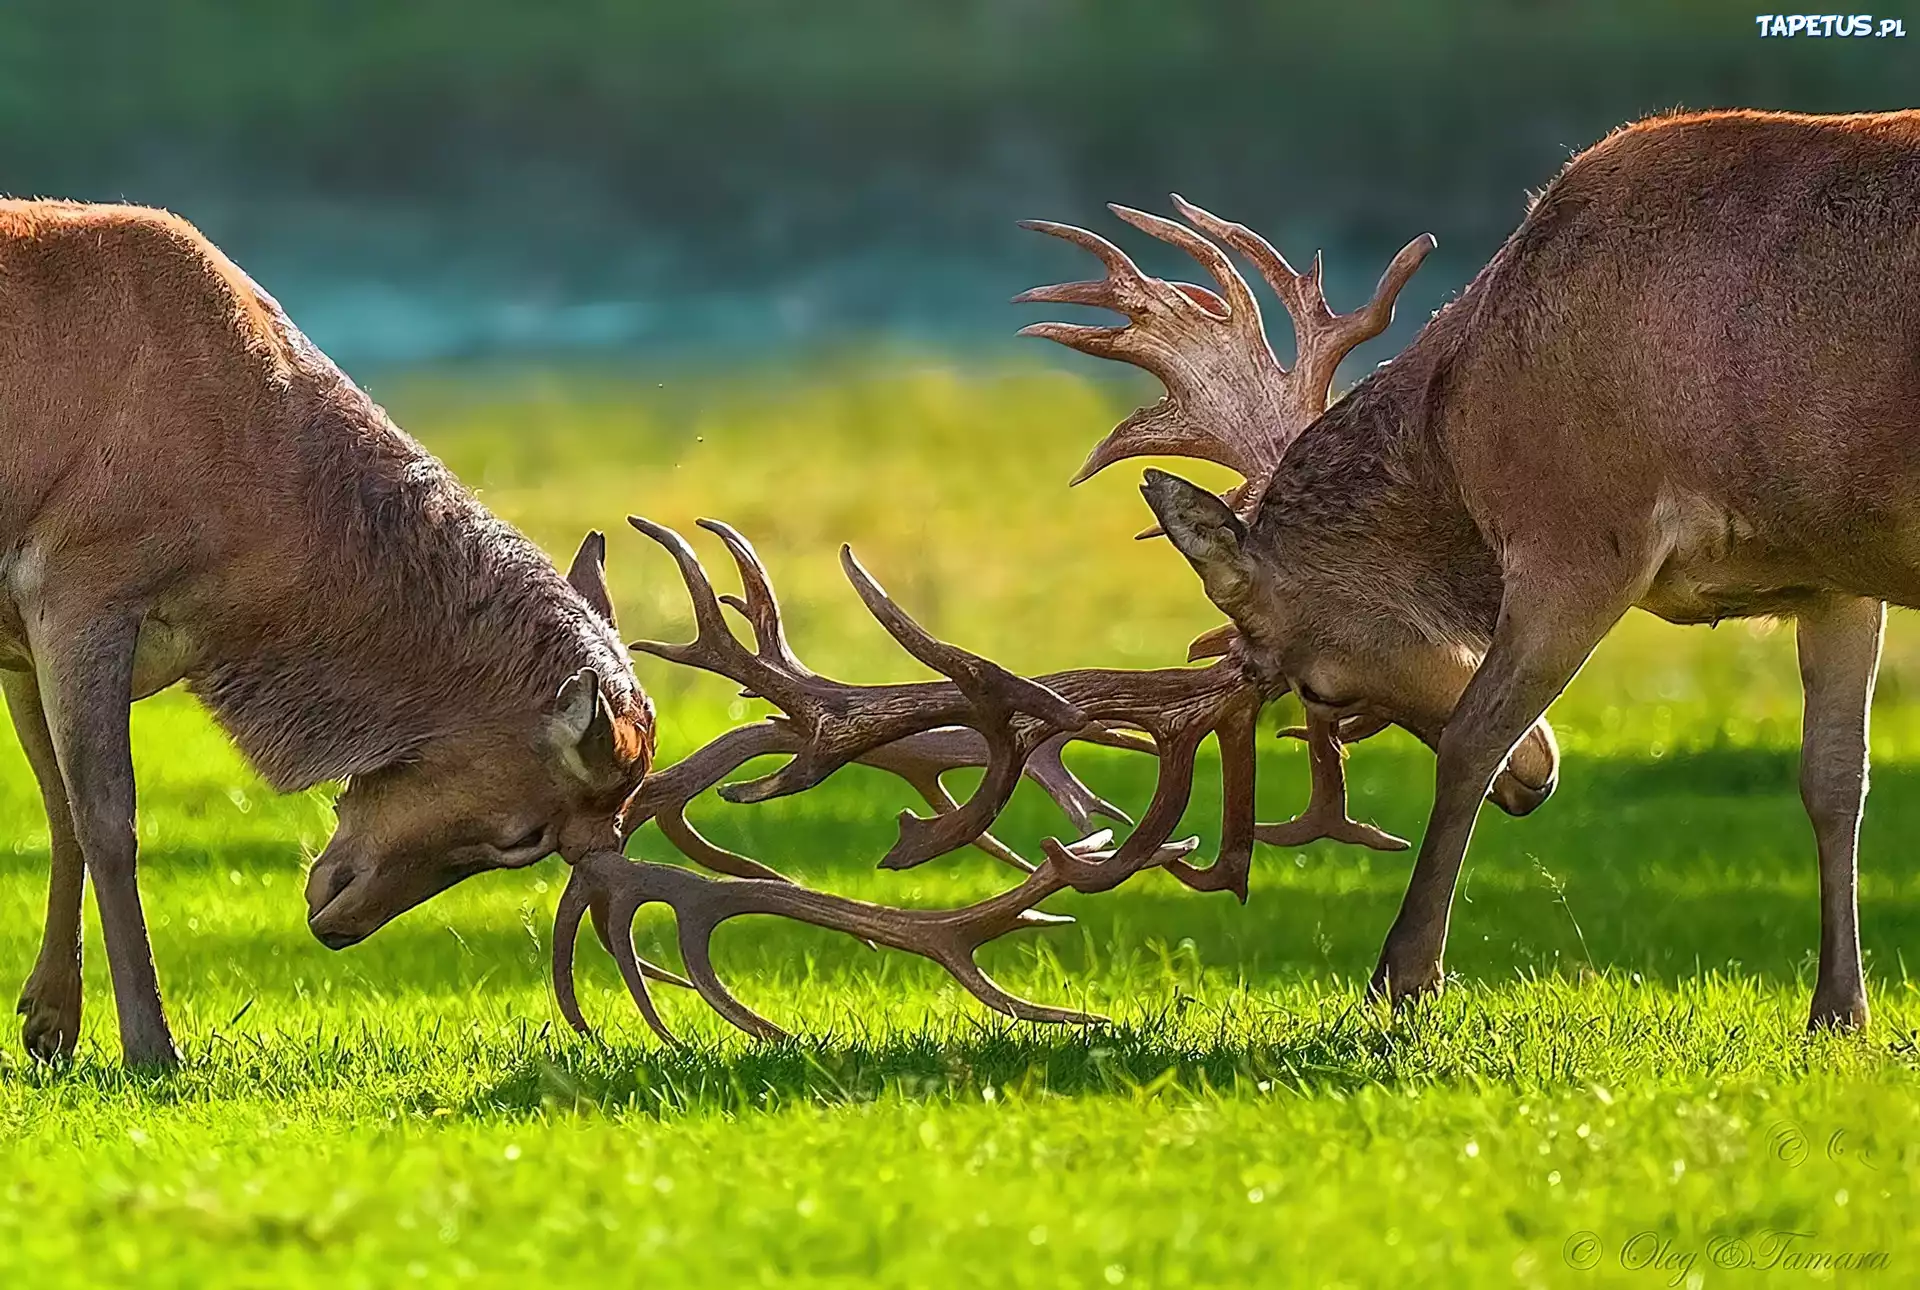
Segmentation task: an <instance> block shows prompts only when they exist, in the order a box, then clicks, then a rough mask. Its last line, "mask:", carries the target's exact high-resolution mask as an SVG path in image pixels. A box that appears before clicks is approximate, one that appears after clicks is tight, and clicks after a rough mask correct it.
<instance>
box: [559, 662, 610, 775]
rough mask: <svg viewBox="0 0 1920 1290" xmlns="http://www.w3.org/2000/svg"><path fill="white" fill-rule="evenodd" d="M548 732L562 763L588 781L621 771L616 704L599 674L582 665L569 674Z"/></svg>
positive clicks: (562, 687)
mask: <svg viewBox="0 0 1920 1290" xmlns="http://www.w3.org/2000/svg"><path fill="white" fill-rule="evenodd" d="M551 722H552V724H551V726H550V727H549V730H548V733H549V735H550V737H551V738H552V741H553V748H554V751H555V752H556V753H558V754H559V756H560V761H561V764H562V765H564V766H565V767H566V768H567V769H568V770H569V771H571V772H572V773H573V774H574V775H576V776H578V777H579V778H580V779H582V780H584V781H585V782H587V783H589V784H598V783H602V782H605V781H607V780H609V779H612V778H617V777H618V776H619V774H620V759H619V755H618V752H617V750H616V748H615V743H614V734H613V705H612V704H610V703H608V702H607V696H606V692H605V691H603V690H602V689H601V688H600V674H599V673H598V672H596V671H594V670H593V669H592V668H590V667H583V668H581V669H580V670H579V671H578V672H575V673H574V674H573V675H572V676H570V677H568V678H567V680H566V684H564V685H562V686H561V687H560V694H559V696H558V697H557V698H556V699H555V700H554V704H553V715H552V718H551Z"/></svg>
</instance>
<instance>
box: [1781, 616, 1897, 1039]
mask: <svg viewBox="0 0 1920 1290" xmlns="http://www.w3.org/2000/svg"><path fill="white" fill-rule="evenodd" d="M1886 618H1887V613H1886V606H1885V605H1883V604H1881V603H1880V602H1879V601H1877V600H1861V599H1857V598H1854V597H1847V598H1845V599H1837V598H1836V599H1833V600H1829V601H1827V602H1826V603H1825V604H1823V605H1822V606H1821V607H1820V608H1818V609H1817V610H1813V611H1810V612H1807V613H1803V614H1801V615H1800V618H1799V621H1798V622H1797V624H1796V627H1797V634H1798V638H1799V647H1800V683H1801V685H1802V687H1803V688H1804V690H1805V691H1806V707H1805V716H1804V719H1803V725H1802V733H1801V739H1800V799H1801V801H1803V802H1804V803H1805V804H1806V808H1807V816H1808V818H1809V819H1811V820H1812V821H1813V836H1814V841H1815V843H1816V845H1817V846H1818V848H1819V853H1820V973H1819V976H1818V977H1817V978H1816V979H1815V981H1814V986H1813V1007H1812V1010H1811V1012H1810V1013H1809V1015H1808V1018H1807V1027H1808V1029H1810V1030H1817V1029H1822V1028H1833V1029H1838V1030H1855V1029H1858V1028H1860V1027H1863V1026H1865V1025H1866V1024H1867V988H1866V982H1865V980H1864V978H1863V976H1862V973H1861V969H1860V926H1859V916H1858V897H1857V895H1856V886H1857V875H1858V867H1857V866H1858V853H1859V847H1860V816H1861V813H1862V811H1863V810H1864V809H1865V807H1866V801H1867V723H1868V709H1869V707H1870V706H1871V705H1872V702H1873V683H1874V677H1875V675H1876V674H1877V673H1878V672H1879V669H1880V640H1881V636H1882V634H1883V633H1884V631H1885V627H1886Z"/></svg>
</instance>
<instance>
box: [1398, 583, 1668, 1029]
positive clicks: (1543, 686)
mask: <svg viewBox="0 0 1920 1290" xmlns="http://www.w3.org/2000/svg"><path fill="white" fill-rule="evenodd" d="M1628 603H1630V602H1629V600H1626V599H1622V600H1620V601H1618V602H1615V603H1609V604H1608V605H1607V606H1606V607H1605V608H1596V607H1594V606H1592V605H1590V604H1589V605H1580V604H1567V603H1565V602H1561V601H1556V600H1552V599H1546V598H1540V597H1537V596H1531V595H1527V594H1526V593H1524V592H1523V591H1520V590H1519V589H1517V588H1509V590H1508V593H1507V596H1506V600H1505V603H1504V604H1503V606H1502V608H1501V613H1500V623H1499V626H1498V627H1497V628H1496V629H1495V631H1494V638H1493V645H1492V647H1491V648H1490V649H1489V650H1488V651H1487V655H1486V658H1485V659H1484V660H1483V661H1482V662H1481V664H1480V668H1479V670H1478V671H1476V672H1475V673H1474V675H1473V679H1472V680H1471V681H1469V682H1468V683H1467V688H1466V690H1465V691H1464V692H1463V693H1462V694H1461V696H1460V702H1459V703H1458V704H1457V705H1456V706H1455V708H1454V711H1453V715H1452V716H1451V717H1450V718H1449V719H1448V721H1447V724H1446V729H1445V730H1444V731H1443V732H1442V733H1441V735H1440V740H1439V744H1438V748H1437V753H1438V757H1437V758H1436V765H1435V772H1434V792H1433V811H1432V813H1431V814H1430V815H1429V816H1428V818H1427V830H1426V833H1425V835H1424V836H1423V837H1422V838H1421V839H1420V854H1419V856H1418V858H1417V859H1416V860H1415V861H1414V866H1413V877H1412V878H1411V879H1410V880H1409V881H1408V883H1407V893H1406V896H1405V898H1404V899H1403V900H1402V902H1401V905H1400V913H1399V915H1398V916H1397V917H1396V918H1395V919H1394V920H1393V927H1392V929H1391V930H1389V931H1388V933H1387V940H1386V945H1385V946H1384V947H1383V948H1382V949H1381V951H1380V962H1379V965H1378V966H1377V967H1375V968H1374V971H1373V979H1372V982H1371V985H1370V987H1369V993H1370V994H1372V995H1374V996H1375V997H1385V998H1387V999H1390V1000H1392V1001H1393V1002H1395V1003H1399V1002H1400V1001H1402V1000H1405V999H1408V998H1411V997H1414V996H1417V995H1421V994H1427V993H1431V992H1435V991H1437V990H1439V988H1440V984H1441V980H1442V978H1443V977H1444V975H1445V973H1444V969H1443V967H1442V965H1441V959H1442V956H1443V955H1444V954H1445V952H1446V946H1447V922H1448V919H1449V918H1450V917H1451V914H1452V909H1453V892H1454V887H1455V886H1456V885H1457V884H1458V882H1459V879H1460V865H1461V862H1462V861H1463V860H1464V859H1465V858H1466V853H1467V843H1468V842H1469V841H1470V840H1471V839H1472V836H1473V824H1474V817H1475V816H1476V815H1477V814H1478V813H1479V810H1480V804H1481V802H1483V801H1485V800H1486V796H1487V790H1488V788H1489V787H1491V785H1492V783H1493V778H1494V776H1495V775H1497V774H1498V773H1499V772H1500V768H1501V767H1502V766H1503V765H1505V764H1506V760H1507V757H1508V755H1509V754H1510V753H1511V752H1512V751H1513V748H1514V745H1516V744H1517V743H1519V742H1520V740H1521V739H1522V738H1523V737H1525V735H1526V734H1527V732H1528V731H1529V730H1531V729H1532V728H1533V724H1534V723H1535V722H1536V721H1538V720H1539V719H1540V718H1541V716H1542V715H1544V714H1545V712H1546V710H1547V705H1548V704H1549V703H1551V702H1553V700H1554V698H1555V696H1557V695H1558V694H1559V693H1560V691H1561V690H1563V689H1565V688H1566V685H1567V682H1569V681H1571V680H1572V679H1573V675H1574V673H1575V672H1577V671H1579V670H1580V665H1581V664H1582V663H1584V662H1585V661H1586V659H1587V655H1589V654H1591V653H1592V652H1593V647H1594V646H1595V645H1597V644H1599V642H1600V638H1601V637H1602V636H1604V635H1606V633H1607V631H1608V629H1609V628H1611V627H1612V626H1613V624H1614V623H1615V622H1616V621H1618V619H1619V617H1620V615H1621V614H1622V613H1624V612H1625V609H1626V605H1627V604H1628Z"/></svg>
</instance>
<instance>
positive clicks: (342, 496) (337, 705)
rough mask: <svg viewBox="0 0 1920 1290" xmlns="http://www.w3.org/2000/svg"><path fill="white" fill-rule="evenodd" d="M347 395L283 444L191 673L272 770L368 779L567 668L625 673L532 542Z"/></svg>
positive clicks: (615, 646)
mask: <svg viewBox="0 0 1920 1290" xmlns="http://www.w3.org/2000/svg"><path fill="white" fill-rule="evenodd" d="M346 390H348V391H350V395H347V394H339V393H336V395H335V397H334V399H333V400H331V401H330V405H329V407H328V409H327V411H326V412H325V414H324V415H321V416H318V417H315V418H313V419H311V420H310V421H308V422H307V423H306V424H304V425H301V426H300V427H299V429H298V431H297V433H295V434H294V435H293V436H292V441H291V442H289V443H288V444H287V445H286V449H287V451H286V453H285V458H284V459H285V462H286V468H285V473H284V477H283V480H282V483H283V485H284V492H283V494H282V497H281V498H280V499H276V504H284V505H285V507H286V509H285V511H284V512H283V513H281V514H279V515H278V516H277V520H276V522H275V523H274V524H272V525H271V526H269V527H270V529H271V532H270V533H268V534H266V535H264V536H263V542H262V545H261V547H260V548H259V549H258V550H256V551H254V552H250V553H249V554H248V555H247V556H245V557H242V558H241V559H240V560H239V561H238V562H237V563H236V567H234V568H233V569H232V570H231V571H230V574H229V576H228V577H226V578H225V579H223V580H222V581H223V583H224V584H225V585H226V592H225V595H224V597H223V599H224V601H225V603H224V604H223V605H222V606H220V608H219V611H218V612H215V613H212V614H209V615H207V617H208V618H209V619H210V620H211V621H212V622H213V627H212V629H211V630H209V631H208V632H207V637H208V639H207V646H208V648H207V650H206V656H207V657H206V662H205V663H204V665H203V666H202V667H200V668H199V669H197V670H196V673H195V674H194V675H193V676H191V677H190V678H189V681H190V684H191V686H192V688H193V689H194V691H195V693H196V694H197V695H198V696H199V697H200V698H201V699H202V701H204V702H205V703H206V704H207V705H208V707H209V708H210V709H211V710H212V712H213V713H214V715H215V717H216V718H217V719H218V720H219V721H220V723H221V724H222V725H223V726H224V727H225V728H226V729H227V731H228V732H229V733H230V734H231V735H232V736H233V738H234V740H235V742H236V743H237V744H239V746H240V748H241V750H242V751H243V752H244V753H245V754H246V755H247V756H248V758H249V759H250V760H251V761H252V762H253V763H254V765H255V766H256V767H257V768H258V769H259V770H260V772H261V773H262V774H263V775H264V776H265V777H266V778H267V779H268V780H269V782H271V783H272V784H273V785H274V786H275V787H276V788H279V789H281V790H283V791H285V790H291V789H298V788H302V787H306V786H309V785H312V784H314V783H317V782H319V781H321V780H327V779H340V778H345V777H346V776H349V775H356V774H365V773H367V772H369V771H372V770H375V769H378V768H380V767H382V766H386V765H390V764H392V763H394V762H396V761H400V760H404V759H406V758H408V757H411V756H413V755H415V754H416V753H417V752H418V751H419V750H420V749H421V748H422V747H423V746H424V745H425V744H427V743H428V742H430V741H432V740H433V739H435V738H436V737H439V736H442V735H445V734H449V733H452V732H453V731H455V730H470V729H474V728H476V727H483V726H484V727H497V728H499V729H501V731H502V732H503V737H511V736H509V734H508V732H513V733H514V734H518V735H520V736H524V734H525V732H526V729H527V727H528V724H529V723H530V722H531V721H532V720H534V719H536V718H537V714H538V713H540V712H541V711H543V710H544V709H545V707H546V706H547V705H549V704H551V702H552V700H553V697H554V695H555V694H556V693H557V692H558V690H559V687H560V685H561V683H562V681H564V680H565V678H566V677H567V676H569V675H571V674H572V673H573V672H574V671H575V670H576V669H578V668H580V667H584V666H592V667H594V668H596V669H597V670H598V671H599V672H600V674H601V676H602V677H603V678H606V681H607V684H608V685H609V687H613V688H616V689H617V687H620V686H622V685H623V684H624V685H627V686H632V684H633V683H632V673H631V670H630V668H629V667H628V666H627V664H626V660H625V654H624V651H622V650H621V648H620V645H619V642H618V640H617V639H616V638H615V637H614V635H613V632H612V629H611V627H610V626H609V625H608V624H607V623H605V622H604V621H602V620H601V619H600V618H599V617H598V616H597V615H595V614H594V613H593V612H592V611H591V610H590V609H589V608H588V607H587V605H586V602H585V601H584V600H583V599H582V598H581V597H580V596H579V595H578V594H577V593H576V592H575V591H574V590H573V589H572V588H571V587H570V586H568V584H567V583H566V580H565V579H564V578H562V577H561V575H560V574H559V572H558V571H557V570H556V569H555V568H554V567H553V565H552V564H551V563H550V562H549V561H548V560H547V558H546V557H545V555H543V554H542V553H541V552H540V551H539V549H538V548H536V547H535V546H534V545H533V544H532V543H531V542H529V541H527V540H526V539H525V538H523V537H522V536H520V534H518V533H517V532H515V531H514V530H513V529H512V528H511V527H509V526H508V525H506V524H505V523H503V522H501V521H500V520H498V519H496V518H494V517H493V516H492V515H491V514H489V513H488V512H487V511H486V509H485V508H484V507H483V506H481V505H480V503H479V502H478V501H477V500H476V499H475V498H474V497H473V496H472V495H471V494H469V493H468V492H467V491H466V490H465V489H464V488H463V487H461V485H460V484H459V482H458V481H457V480H455V479H454V478H453V476H452V475H451V474H450V473H449V472H448V471H447V470H446V468H445V467H444V466H442V465H441V464H440V463H439V461H437V460H436V459H435V458H434V457H433V456H432V455H431V454H429V453H428V452H426V450H425V449H423V448H421V447H420V446H419V445H418V444H417V443H415V442H414V441H413V440H412V439H411V438H409V437H408V436H407V435H405V434H403V433H401V432H400V431H399V430H398V429H396V428H395V427H394V426H393V425H392V423H391V422H389V421H388V420H387V418H386V416H385V414H384V413H383V412H382V411H381V410H380V409H379V408H377V407H375V406H374V405H373V404H372V402H371V401H370V400H367V399H366V397H365V396H364V395H363V394H360V392H359V391H358V390H357V389H353V388H352V387H351V386H350V385H349V386H347V387H346ZM341 404H344V406H339V405H341ZM610 697H612V698H613V699H614V701H615V707H616V710H619V709H620V708H621V707H622V706H623V704H622V703H621V699H622V697H623V696H622V695H620V694H619V693H617V692H616V693H614V694H612V695H611V696H610ZM516 727H518V729H517V730H516Z"/></svg>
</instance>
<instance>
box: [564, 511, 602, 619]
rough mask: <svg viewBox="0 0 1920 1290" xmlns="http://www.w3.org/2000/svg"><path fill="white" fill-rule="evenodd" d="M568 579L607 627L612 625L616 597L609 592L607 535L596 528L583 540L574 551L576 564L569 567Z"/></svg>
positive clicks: (574, 562)
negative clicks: (614, 598) (604, 621)
mask: <svg viewBox="0 0 1920 1290" xmlns="http://www.w3.org/2000/svg"><path fill="white" fill-rule="evenodd" d="M567 581H568V582H569V583H571V584H573V589H574V590H575V591H577V592H579V593H580V594H581V595H582V596H585V597H586V598H587V603H588V604H589V605H591V606H593V612H594V613H596V614H599V615H600V617H601V618H603V619H605V620H606V623H607V626H609V627H611V626H613V597H611V596H609V595H608V594H607V535H606V534H604V533H602V532H601V531H600V530H598V529H593V530H591V531H590V532H588V534H587V536H586V537H585V538H584V539H582V541H581V543H580V549H579V550H578V551H576V552H574V556H573V565H572V567H571V568H569V569H568V570H567Z"/></svg>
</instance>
